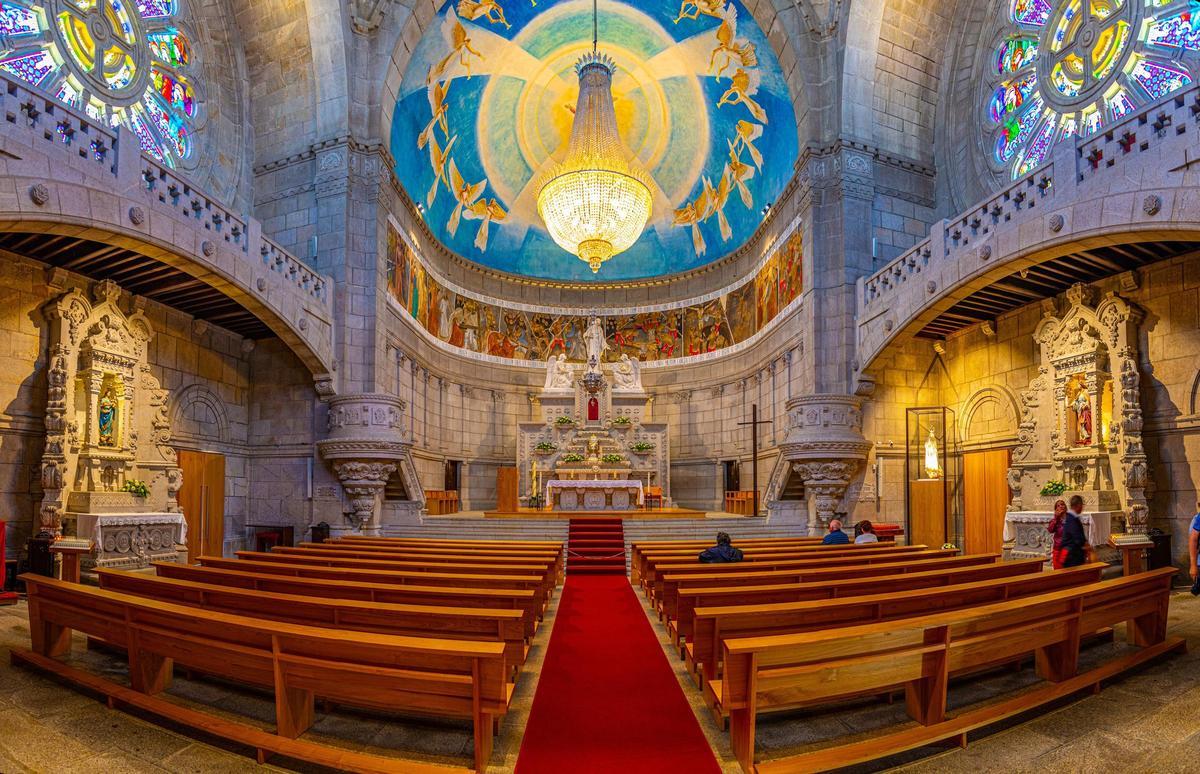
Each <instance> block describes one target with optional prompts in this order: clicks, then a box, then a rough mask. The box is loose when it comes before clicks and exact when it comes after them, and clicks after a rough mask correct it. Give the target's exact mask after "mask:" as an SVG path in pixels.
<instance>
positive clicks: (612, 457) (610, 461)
mask: <svg viewBox="0 0 1200 774" xmlns="http://www.w3.org/2000/svg"><path fill="white" fill-rule="evenodd" d="M600 461H601V462H603V463H604V464H605V465H616V464H618V463H621V462H624V461H625V458H624V457H622V456H621V455H620V454H605V455H603V456H602V457H600Z"/></svg>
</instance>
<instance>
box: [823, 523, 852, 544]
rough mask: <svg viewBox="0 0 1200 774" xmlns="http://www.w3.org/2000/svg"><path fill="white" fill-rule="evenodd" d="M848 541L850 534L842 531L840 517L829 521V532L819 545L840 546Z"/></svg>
mask: <svg viewBox="0 0 1200 774" xmlns="http://www.w3.org/2000/svg"><path fill="white" fill-rule="evenodd" d="M849 542H850V536H849V535H847V534H846V533H845V532H842V522H841V519H834V520H833V521H831V522H829V532H828V534H826V535H825V537H824V538H822V540H821V545H826V546H840V545H843V544H845V543H849Z"/></svg>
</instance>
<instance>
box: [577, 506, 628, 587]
mask: <svg viewBox="0 0 1200 774" xmlns="http://www.w3.org/2000/svg"><path fill="white" fill-rule="evenodd" d="M567 573H568V574H576V573H584V574H588V575H624V574H625V527H624V523H623V522H622V521H621V520H620V519H571V525H570V531H569V532H568V535H567Z"/></svg>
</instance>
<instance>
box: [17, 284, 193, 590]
mask: <svg viewBox="0 0 1200 774" xmlns="http://www.w3.org/2000/svg"><path fill="white" fill-rule="evenodd" d="M52 284H53V283H52ZM142 305H143V300H141V299H139V298H136V297H135V298H134V299H133V300H132V303H131V304H130V305H129V307H127V308H124V307H123V306H122V304H121V289H120V288H119V287H118V286H117V285H116V284H114V283H113V282H111V281H108V280H105V281H102V282H98V283H96V284H95V285H94V286H93V287H92V289H91V294H90V297H89V296H88V295H85V294H84V293H83V292H82V291H80V290H78V289H72V290H68V291H67V292H65V293H63V294H62V295H60V296H59V297H58V298H56V299H55V300H53V301H51V302H50V303H49V304H47V305H46V307H44V310H43V311H44V314H45V317H46V319H47V321H48V323H49V336H48V338H49V348H48V353H47V371H46V382H47V390H46V422H45V425H46V440H45V449H44V452H43V455H42V463H41V482H42V502H41V508H40V509H39V512H38V525H37V527H38V529H37V530H36V531H35V534H37V535H38V538H36V539H41V540H51V539H57V538H61V537H63V536H64V535H66V536H72V537H76V538H78V539H80V540H81V541H85V544H88V543H90V544H91V546H92V550H91V553H90V555H88V556H85V557H84V559H83V568H84V570H87V569H90V568H94V567H116V568H126V569H128V568H141V567H147V566H149V564H150V562H155V561H178V560H179V552H180V551H182V550H183V549H184V547H185V546H186V544H187V523H186V522H185V520H184V516H183V513H182V512H181V511H180V508H179V505H178V503H177V501H176V495H177V493H178V492H179V488H180V486H181V485H182V483H183V476H182V473H181V471H180V469H179V465H178V462H177V460H176V455H175V450H174V448H172V447H171V445H170V441H171V424H170V418H169V411H168V398H169V394H168V392H167V390H165V389H163V388H162V385H160V384H159V382H158V380H157V379H156V378H155V376H154V374H153V373H152V371H151V368H150V365H149V363H148V361H147V348H148V346H149V343H150V340H151V338H152V337H153V336H154V330H153V328H152V327H151V326H150V322H149V320H147V318H146V316H145V315H144V314H143V312H142Z"/></svg>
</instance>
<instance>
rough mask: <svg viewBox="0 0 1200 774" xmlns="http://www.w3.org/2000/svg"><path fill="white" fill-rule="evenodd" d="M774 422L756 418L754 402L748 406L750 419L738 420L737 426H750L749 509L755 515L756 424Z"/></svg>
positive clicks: (756, 503) (756, 472) (756, 476)
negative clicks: (751, 499) (751, 502)
mask: <svg viewBox="0 0 1200 774" xmlns="http://www.w3.org/2000/svg"><path fill="white" fill-rule="evenodd" d="M770 424H774V422H773V421H772V420H770V419H759V418H758V404H757V403H754V404H751V406H750V421H749V422H738V427H745V426H747V425H749V427H750V454H751V456H750V478H751V481H752V485H753V487H754V510H753V511H751V513H752V514H754V515H755V516H757V515H758V426H759V425H770Z"/></svg>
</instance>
